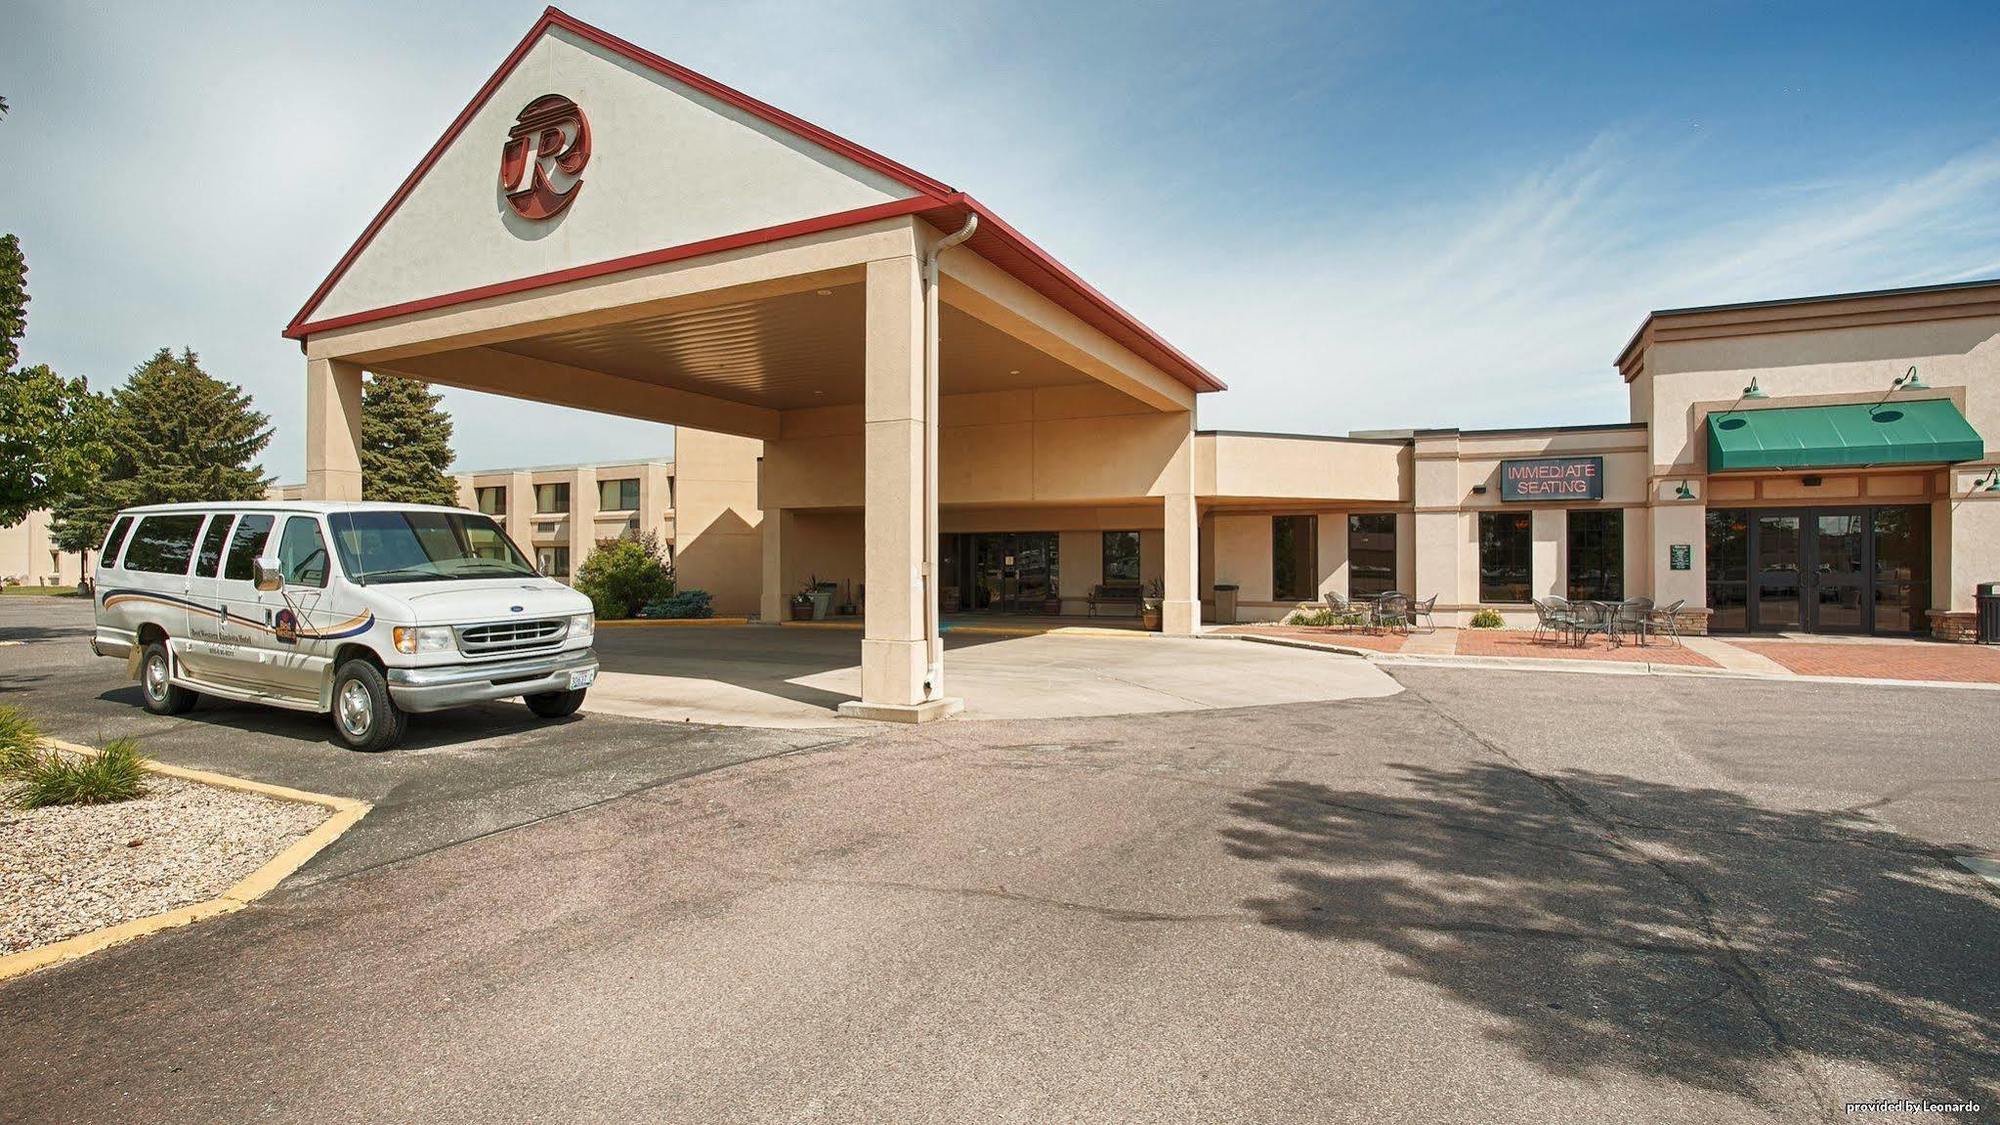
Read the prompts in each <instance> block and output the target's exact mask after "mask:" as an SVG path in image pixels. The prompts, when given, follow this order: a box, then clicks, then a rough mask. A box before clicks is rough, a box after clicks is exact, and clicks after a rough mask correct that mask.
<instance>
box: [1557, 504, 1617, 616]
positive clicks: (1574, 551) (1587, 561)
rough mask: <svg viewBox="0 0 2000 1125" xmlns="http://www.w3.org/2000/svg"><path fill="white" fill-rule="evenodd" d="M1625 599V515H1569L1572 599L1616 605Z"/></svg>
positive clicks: (1574, 513)
mask: <svg viewBox="0 0 2000 1125" xmlns="http://www.w3.org/2000/svg"><path fill="white" fill-rule="evenodd" d="M1624 597H1625V513H1624V512H1620V511H1608V512H1607V511H1590V510H1574V511H1571V512H1570V513H1569V600H1570V601H1573V602H1583V601H1601V602H1615V601H1620V600H1622V599H1623V598H1624Z"/></svg>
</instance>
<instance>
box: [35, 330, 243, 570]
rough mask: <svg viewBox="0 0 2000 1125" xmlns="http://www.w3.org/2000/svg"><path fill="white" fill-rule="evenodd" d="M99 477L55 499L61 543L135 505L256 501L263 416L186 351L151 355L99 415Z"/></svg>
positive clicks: (95, 532)
mask: <svg viewBox="0 0 2000 1125" xmlns="http://www.w3.org/2000/svg"><path fill="white" fill-rule="evenodd" d="M101 424H102V434H103V444H104V453H105V463H104V468H103V480H102V481H101V482H100V483H99V484H98V485H97V486H95V487H85V488H81V489H78V490H74V491H71V492H69V493H67V494H66V495H64V496H63V498H62V499H61V501H59V502H58V504H57V507H56V512H55V518H56V521H57V522H59V523H60V524H61V525H62V527H63V532H62V534H63V535H64V538H65V540H66V541H67V542H81V543H93V544H94V543H96V542H98V541H99V540H101V539H102V538H103V535H104V531H105V528H106V527H107V526H108V525H109V524H110V521H111V516H112V515H113V514H114V513H116V512H117V511H118V509H120V508H127V507H131V506H132V505H135V504H176V503H187V502H192V501H202V500H210V501H213V500H261V499H263V498H264V491H265V488H266V486H267V485H269V483H270V480H269V478H267V477H265V476H264V468H263V466H261V465H258V464H255V463H253V461H252V458H254V457H256V456H257V454H259V453H261V452H263V451H264V447H265V446H267V445H269V444H270V443H271V427H270V418H269V417H268V416H266V415H264V414H261V413H259V412H258V411H256V410H254V409H252V408H251V400H250V396H249V395H247V394H245V393H244V392H243V388H242V387H239V386H236V385H234V384H231V383H225V382H223V381H221V380H220V379H216V378H214V377H212V376H210V375H209V374H208V373H207V372H205V371H203V370H202V369H201V362H200V359H199V357H197V356H196V355H195V354H194V352H193V351H192V350H186V349H184V350H182V352H181V354H179V355H175V354H173V353H172V352H171V351H169V350H167V349H166V348H161V349H160V350H159V351H158V352H156V353H154V355H153V357H152V358H151V359H149V360H147V361H146V362H145V363H142V364H140V365H139V367H138V369H137V370H135V371H133V372H132V376H131V378H130V379H128V380H126V382H125V385H124V386H122V387H120V388H118V389H117V390H116V391H113V392H112V394H111V399H110V402H109V404H108V406H107V407H106V408H105V409H104V413H103V418H102V423H101Z"/></svg>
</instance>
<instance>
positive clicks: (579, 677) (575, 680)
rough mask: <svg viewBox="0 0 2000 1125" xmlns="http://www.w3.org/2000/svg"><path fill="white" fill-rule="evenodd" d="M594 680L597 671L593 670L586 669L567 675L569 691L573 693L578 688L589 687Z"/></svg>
mask: <svg viewBox="0 0 2000 1125" xmlns="http://www.w3.org/2000/svg"><path fill="white" fill-rule="evenodd" d="M596 678H597V669H595V668H586V669H584V670H583V671H581V672H571V673H570V674H569V690H571V691H575V690H576V689H578V688H587V687H589V686H590V683H591V681H592V680H595V679H596Z"/></svg>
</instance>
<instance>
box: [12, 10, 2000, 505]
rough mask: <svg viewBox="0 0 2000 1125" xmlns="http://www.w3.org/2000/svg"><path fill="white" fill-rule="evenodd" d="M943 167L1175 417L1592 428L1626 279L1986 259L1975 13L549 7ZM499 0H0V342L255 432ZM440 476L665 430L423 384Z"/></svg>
mask: <svg viewBox="0 0 2000 1125" xmlns="http://www.w3.org/2000/svg"><path fill="white" fill-rule="evenodd" d="M566 10H568V11H570V12H571V14H573V15H575V16H577V17H579V18H581V19H584V20H587V21H590V22H592V23H596V24H598V25H600V26H602V27H605V28H606V29H608V30H610V31H612V32H614V33H616V34H619V35H622V36H624V37H626V38H628V39H632V40H634V41H636V42H638V43H640V44H642V45H644V46H646V47H649V48H651V49H652V50H655V51H657V52H659V53H661V54H664V55H666V56H668V57H669V58H673V59H675V60H676V61H678V62H681V63H683V64H685V65H687V66H690V67H693V68H694V69H696V70H699V71H702V72H704V73H707V74H710V75H711V76H713V77H715V78H717V79H719V80H721V81H723V82H726V83H729V84H731V85H733V86H736V87H738V88H740V89H743V90H745V91H747V92H749V93H751V94H753V95H755V96H757V97H760V98H763V99H765V100H766V101H770V102H773V103H775V104H777V105H779V106H782V107H784V108H786V109H789V110H791V111H792V112H795V113H798V114H799V115H801V116H803V117H806V118H808V119H809V120H812V121H815V122H817V123H818V124H821V125H823V126H825V127H827V128H830V129H832V130H834V131H836V132H839V133H842V134H844V135H846V136H849V137H851V138H852V139H854V140H856V141H858V142H860V143H862V144H865V145H868V146H869V147H872V148H875V149H877V150H879V151H881V152H883V153H885V154H887V155H889V156H891V157H893V158H895V159H897V160H900V161H903V162H904V163H907V164H910V165H912V166H913V167H916V168H918V169H920V170H922V171H924V172H926V173H928V174H930V175H933V176H936V177H938V178H940V179H942V180H944V181H946V182H948V183H950V184H952V185H954V186H956V187H959V188H961V189H964V190H966V191H970V192H972V193H973V194H975V195H977V196H979V197H980V198H981V199H982V200H984V201H985V202H986V203H988V204H989V205H991V206H992V207H994V208H995V210H997V211H998V212H999V213H1000V214H1001V215H1003V216H1005V217H1006V218H1007V219H1008V220H1009V221H1010V222H1012V223H1013V224H1014V225H1015V226H1017V227H1019V228H1020V229H1022V230H1023V231H1025V232H1026V233H1027V234H1028V235H1029V236H1030V237H1032V238H1034V239H1036V240H1037V241H1039V242H1040V243H1041V244H1042V245H1043V246H1045V247H1046V248H1048V249H1049V250H1050V251H1051V252H1053V253H1055V254H1056V255H1057V256H1058V257H1059V258H1061V259H1063V260H1064V261H1065V262H1066V263H1067V264H1069V265H1070V266H1071V267H1073V268H1074V269H1076V270H1077V271H1078V272H1079V273H1081V274H1082V275H1083V276H1084V277H1085V278H1087V279H1089V280H1090V281H1091V282H1092V283H1093V284H1095V285H1097V286H1098V287H1099V288H1100V289H1102V290H1104V291H1105V292H1106V293H1107V294H1109V295H1110V296H1111V297H1112V298H1113V299H1114V300H1117V301H1119V302H1120V303H1121V304H1123V305H1125V306H1126V307H1127V308H1129V309H1131V310H1132V311H1133V312H1135V313H1137V314H1138V315H1139V316H1140V317H1141V318H1142V319H1144V320H1146V321H1147V322H1148V323H1150V324H1151V325H1153V327H1155V328H1156V329H1158V330H1159V331H1160V332H1161V333H1162V334H1164V335H1165V336H1166V337H1167V338H1168V339H1170V340H1172V341H1173V342H1174V343H1175V344H1177V345H1179V346H1180V347H1181V348H1182V349H1183V350H1184V351H1186V352H1188V353H1189V354H1190V355H1192V356H1194V357H1195V358H1196V359H1197V360H1199V361H1201V362H1202V363H1203V364H1204V365H1206V366H1207V367H1208V368H1209V369H1210V370H1212V371H1214V372H1215V373H1216V374H1218V375H1219V376H1221V377H1222V378H1223V379H1225V380H1226V381H1228V382H1229V383H1230V384H1231V387H1232V390H1230V391H1229V392H1227V393H1225V394H1221V395H1211V396H1207V397H1205V398H1204V400H1203V404H1202V407H1201V414H1200V421H1201V424H1202V425H1203V426H1205V427H1224V428H1239V429H1277V430H1285V431H1303V432H1324V433H1342V432H1346V431H1347V430H1350V429H1361V428H1378V427H1393V426H1444V425H1459V426H1465V427H1479V426H1500V425H1515V424H1542V423H1567V422H1577V423H1583V422H1604V421H1617V420H1622V419H1623V417H1624V411H1625V393H1624V388H1623V386H1622V384H1620V382H1619V381H1618V378H1617V376H1616V374H1615V373H1614V372H1613V371H1612V369H1611V366H1610V365H1611V361H1612V359H1613V357H1614V356H1615V354H1616V353H1617V351H1618V349H1619V347H1620V346H1621V345H1622V344H1623V343H1624V341H1625V339H1626V337H1627V336H1629V335H1630V333H1631V332H1632V331H1633V329H1634V328H1636V327H1637V326H1638V324H1639V322H1640V320H1641V318H1642V317H1643V316H1644V314H1645V312H1646V310H1648V309H1651V308H1663V307H1674V306H1681V305H1690V304H1709V303H1716V302H1723V301H1733V300H1746V299H1757V298H1767V297H1783V296H1796V295H1803V294H1808V293H1823V292H1835V291H1842V290H1850V289H1868V288H1881V287H1889V286H1899V285H1916V284H1925V283H1930V282H1939V281H1952V280H1964V279H1968V278H1974V277H1989V276H1996V275H2000V130H1996V128H1995V123H1996V122H2000V85H1996V84H1995V83H1994V82H1993V81H1992V73H1993V60H1994V59H1995V58H1996V57H2000V6H1995V5H1992V4H1990V3H1988V4H1970V3H1968V4H1919V5H1884V4H1866V5H1863V4H1855V5H1842V4H1797V5H1787V4H1757V5H1702V4H1690V3H1677V4H1660V5H1631V6H1619V5H1603V4H1581V5H1544V6H1539V7H1534V8H1527V7H1526V6H1515V5H1500V4H1452V5H1436V6H1417V5H1406V4H1382V5H1374V4H1329V5H1285V4H1256V3H1251V4H1232V5H1210V4H1187V5H1180V4H1147V5H1131V6H1118V7H1114V6H1109V5H1103V6H1099V5H1076V4H1060V3H1052V4H1038V3H1013V2H1008V3H993V4H964V5H945V6H940V5H930V4H926V5H918V4H888V5H859V4H834V3H825V2H817V0H815V2H797V0H782V2H778V0H773V2H751V3H740V4H714V3H702V4H678V3H658V2H647V3H614V2H578V3H576V4H573V5H570V6H568V7H567V8H566ZM539 11H540V6H539V5H534V4H525V3H523V4H491V3H458V4H453V3H438V2H432V0H426V3H423V4H409V3H402V4H364V3H322V4H315V5H312V6H303V5H301V6H297V7H287V8H284V9H280V8H278V7H277V6H269V7H267V6H261V5H243V4H231V5H223V4H205V5H184V4H173V3H158V4H105V5H93V6H84V5H80V4H69V3H40V2H36V0H28V2H27V3H25V4H24V3H22V0H12V2H11V3H9V4H8V5H7V8H6V12H5V15H4V16H0V20H4V23H5V25H6V28H7V33H6V34H5V35H4V36H0V96H5V97H6V98H7V99H8V101H9V102H10V103H11V104H12V107H13V109H12V112H11V113H10V114H9V116H8V117H7V118H6V119H4V121H0V151H4V152H5V153H6V154H7V161H8V165H9V174H8V175H7V176H5V177H0V229H4V230H8V231H13V232H15V233H17V234H19V235H20V236H21V238H22V240H23V243H24V245H25V248H26V251H27V254H28V258H29V264H30V267H31V269H32V277H31V289H32V293H33V296H34V301H33V304H32V305H31V306H30V321H29V324H30V327H29V334H28V338H27V340H26V341H25V346H24V354H25V358H26V359H27V361H28V362H47V363H51V364H53V365H55V366H56V367H57V368H58V369H60V370H62V371H63V372H65V373H70V374H84V375H88V376H89V377H90V378H91V380H92V382H93V384H95V385H98V386H109V385H112V384H115V383H117V382H119V381H121V380H122V379H123V378H124V376H125V374H126V373H127V372H128V371H129V370H130V369H131V368H132V367H133V366H134V365H135V364H136V363H138V362H139V361H140V360H141V359H143V358H144V357H145V356H146V355H147V354H149V353H150V352H152V351H153V350H154V349H156V348H158V347H160V346H163V345H165V346H172V347H176V348H178V347H180V346H182V345H188V346H192V347H194V348H195V349H196V350H197V351H199V352H201V353H202V355H203V357H204V360H205V363H206V364H207V366H208V368H209V370H210V371H211V372H212V373H214V374H216V375H218V376H221V377H223V378H226V379H230V380H232V381H235V382H239V383H242V384H244V385H245V386H246V387H248V388H249V389H250V390H251V392H252V393H253V394H255V396H256V397H257V400H258V403H259V404H260V405H261V406H262V407H263V408H264V409H265V410H267V411H269V412H270V413H271V414H272V416H273V418H274V420H275V421H276V423H277V425H278V436H277V440H276V441H275V442H274V443H273V445H272V448H271V450H270V452H269V454H268V455H267V456H266V458H265V467H266V470H267V471H268V472H270V473H272V474H274V475H276V476H279V477H282V478H284V479H287V480H292V479H298V478H300V477H301V476H302V474H303V470H304V465H303V456H304V452H303V451H304V445H303V439H302V436H301V434H300V432H299V425H300V423H301V421H302V417H303V406H302V403H303V395H302V390H303V388H302V379H301V375H302V372H303V365H302V361H301V359H300V356H299V352H298V349H297V346H296V345H295V344H292V343H291V342H289V341H285V340H282V339H280V338H279V337H278V330H279V328H280V327H281V326H282V325H283V324H284V323H285V321H286V320H287V319H288V318H289V316H290V315H291V313H292V312H293V311H294V310H295V309H296V308H297V307H298V305H299V304H300V302H301V301H302V300H303V299H304V297H305V295H306V294H307V293H308V292H310V290H311V289H312V287H313V285H314V284H315V283H316V282H317V281H318V280H319V278H320V277H322V276H323V275H324V274H325V273H326V271H327V270H328V269H329V268H330V267H331V265H332V263H333V262H334V260H335V259H336V258H337V257H338V256H339V254H340V252H341V251H342V250H343V249H344V248H345V247H346V245H347V244H348V242H350V241H351V240H352V239H353V237H354V236H355V235H356V234H357V233H359V231H360V229H361V228H362V226H363V225H365V223H366V222H367V220H368V218H369V217H370V216H371V215H372V214H373V213H374V211H375V209H376V208H378V207H379V206H380V205H381V203H382V201H383V200H384V199H386V198H387V197H388V195H389V193H390V192H391V191H392V190H393V189H394V187H395V185H396V184H397V183H398V182H399V181H400V180H401V179H402V177H403V176H404V175H405V174H407V173H408V171H409V169H410V168H411V167H412V166H413V165H414V164H415V162H416V160H417V159H418V157H419V156H421V154H422V153H423V151H424V150H425V149H426V148H427V147H428V146H429V145H430V143H431V142H432V141H433V140H434V139H435V138H436V136H437V135H438V134H439V133H440V132H441V131H442V130H443V129H444V127H445V126H446V124H448V123H449V121H450V120H451V118H452V116H453V115H454V114H455V113H456V112H457V111H458V109H459V108H460V107H461V106H462V105H463V104H464V102H465V100H466V99H467V98H468V97H470V95H471V93H472V92H473V91H474V90H475V89H476V88H477V87H478V85H479V83H480V82H481V81H483V80H484V79H485V77H486V75H487V74H488V73H490V72H491V70H492V68H493V67H494V66H495V65H497V63H498V62H499V60H500V59H501V58H502V57H503V56H504V55H505V53H506V51H507V50H508V49H509V48H510V47H511V46H512V45H513V43H514V41H515V40H516V39H518V38H519V37H520V35H521V34H522V33H523V32H524V31H525V30H526V29H527V27H528V25H529V24H530V23H532V22H533V20H534V18H535V16H536V15H537V14H538V13H539ZM447 401H448V403H449V405H450V406H451V408H452V410H453V412H454V415H455V416H456V417H457V420H458V427H459V432H458V438H457V442H456V444H457V447H458V450H459V454H460V459H461V463H462V464H465V465H468V466H487V465H508V464H526V463H541V462H557V461H565V460H576V459H586V458H587V459H600V458H608V457H614V456H627V455H639V454H657V453H661V452H664V451H665V450H666V449H667V447H668V441H669V439H668V436H667V431H666V430H665V429H664V428H662V427H656V426H650V425H646V424H643V423H636V422H627V421H612V420H607V419H603V418H600V417H597V416H591V415H581V414H573V413H570V412H565V411H559V410H554V409H552V408H541V407H530V406H525V405H522V404H519V403H514V402H510V401H507V400H501V399H493V398H488V397H484V396H479V395H474V394H471V393H466V392H456V391H454V392H449V393H448V395H447Z"/></svg>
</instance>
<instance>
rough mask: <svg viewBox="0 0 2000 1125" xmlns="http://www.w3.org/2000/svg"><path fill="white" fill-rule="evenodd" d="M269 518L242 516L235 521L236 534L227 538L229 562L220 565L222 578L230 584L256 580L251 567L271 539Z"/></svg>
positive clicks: (263, 516)
mask: <svg viewBox="0 0 2000 1125" xmlns="http://www.w3.org/2000/svg"><path fill="white" fill-rule="evenodd" d="M271 518H272V517H270V516H265V515H255V516H244V517H243V518H242V519H239V520H237V521H236V534H235V535H232V536H230V537H229V561H228V562H226V563H224V564H223V565H222V577H223V578H225V579H227V580H229V581H231V582H251V581H255V580H256V578H257V570H256V567H255V566H253V565H252V564H254V563H255V562H256V561H257V558H258V556H260V555H262V554H263V553H264V544H265V543H266V542H267V541H269V539H270V538H271Z"/></svg>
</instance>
